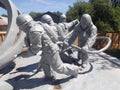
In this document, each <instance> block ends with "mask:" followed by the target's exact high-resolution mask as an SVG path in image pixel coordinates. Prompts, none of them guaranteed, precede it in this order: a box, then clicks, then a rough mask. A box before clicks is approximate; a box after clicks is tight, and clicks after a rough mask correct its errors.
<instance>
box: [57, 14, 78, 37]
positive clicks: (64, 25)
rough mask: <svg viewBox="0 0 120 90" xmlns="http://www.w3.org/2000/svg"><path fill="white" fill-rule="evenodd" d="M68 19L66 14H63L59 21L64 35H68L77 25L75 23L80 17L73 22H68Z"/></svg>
mask: <svg viewBox="0 0 120 90" xmlns="http://www.w3.org/2000/svg"><path fill="white" fill-rule="evenodd" d="M66 19H67V17H66V15H65V14H62V15H61V16H60V22H59V23H58V25H59V26H60V27H61V28H62V31H63V34H64V36H65V35H67V34H68V33H69V31H71V30H72V29H73V28H74V27H75V25H76V24H78V23H79V20H78V19H75V20H73V21H71V22H67V20H66Z"/></svg>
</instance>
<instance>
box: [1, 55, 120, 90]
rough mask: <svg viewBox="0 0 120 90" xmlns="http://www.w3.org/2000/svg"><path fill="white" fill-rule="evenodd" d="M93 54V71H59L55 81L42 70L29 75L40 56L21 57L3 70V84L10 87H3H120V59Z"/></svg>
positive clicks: (87, 89) (61, 89) (31, 89)
mask: <svg viewBox="0 0 120 90" xmlns="http://www.w3.org/2000/svg"><path fill="white" fill-rule="evenodd" d="M89 56H90V63H91V65H92V69H91V70H90V71H89V72H86V73H80V74H79V75H78V77H77V78H73V77H72V76H66V75H64V74H58V73H57V80H56V81H55V82H53V81H46V80H44V73H43V71H42V69H41V71H40V72H39V73H37V74H35V75H33V76H31V77H29V75H31V74H33V72H34V71H35V70H36V68H37V65H38V62H39V58H40V56H33V57H29V58H21V57H18V58H16V59H15V60H13V62H12V63H11V64H9V65H8V66H7V67H6V68H4V69H2V70H1V71H0V83H1V84H0V85H3V86H6V88H7V87H10V88H7V89H4V88H0V90H11V88H14V89H13V90H120V65H119V63H120V60H119V59H117V58H115V57H111V56H109V55H107V54H104V53H100V54H99V55H98V54H92V55H91V54H90V55H89ZM109 59H110V60H109ZM4 83H5V84H4ZM0 87H2V86H0ZM57 88H58V89H57Z"/></svg>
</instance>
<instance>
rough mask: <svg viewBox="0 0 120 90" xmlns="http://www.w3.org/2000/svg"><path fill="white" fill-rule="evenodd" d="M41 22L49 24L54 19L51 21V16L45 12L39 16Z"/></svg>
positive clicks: (52, 22)
mask: <svg viewBox="0 0 120 90" xmlns="http://www.w3.org/2000/svg"><path fill="white" fill-rule="evenodd" d="M41 22H43V23H47V24H49V25H52V24H54V21H53V19H52V17H51V16H50V15H48V14H45V15H43V16H42V17H41Z"/></svg>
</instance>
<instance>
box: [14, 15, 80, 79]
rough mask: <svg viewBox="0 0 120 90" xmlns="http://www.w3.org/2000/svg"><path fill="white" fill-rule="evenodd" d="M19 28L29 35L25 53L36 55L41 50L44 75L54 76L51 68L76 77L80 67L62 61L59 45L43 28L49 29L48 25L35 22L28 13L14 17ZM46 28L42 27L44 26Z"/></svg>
mask: <svg viewBox="0 0 120 90" xmlns="http://www.w3.org/2000/svg"><path fill="white" fill-rule="evenodd" d="M16 21H17V25H18V26H19V28H20V30H23V31H24V32H25V33H26V35H28V37H29V41H30V47H29V49H28V51H27V53H30V54H31V55H36V54H37V53H38V52H39V51H40V50H42V54H41V60H40V65H41V66H42V68H43V70H44V73H45V77H50V78H51V77H54V74H53V72H52V71H51V68H52V69H53V70H54V71H56V72H58V73H61V74H66V75H73V76H74V77H77V75H78V71H79V70H81V68H80V67H78V66H75V65H70V64H65V63H63V62H62V60H61V58H60V56H59V47H58V46H57V44H55V43H54V42H53V41H52V40H51V38H50V37H49V36H48V35H47V34H46V31H45V30H44V29H49V25H47V24H44V25H43V24H42V23H41V24H40V23H36V22H35V21H34V20H33V19H32V17H31V16H30V15H27V14H21V15H19V16H18V17H17V19H16ZM45 26H46V27H48V28H44V27H45Z"/></svg>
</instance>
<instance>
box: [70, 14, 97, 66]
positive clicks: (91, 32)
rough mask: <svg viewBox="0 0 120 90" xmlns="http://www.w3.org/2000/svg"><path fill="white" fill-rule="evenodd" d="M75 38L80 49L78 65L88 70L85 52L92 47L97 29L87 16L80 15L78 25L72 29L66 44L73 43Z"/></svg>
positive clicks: (87, 59)
mask: <svg viewBox="0 0 120 90" xmlns="http://www.w3.org/2000/svg"><path fill="white" fill-rule="evenodd" d="M77 37H78V46H79V47H80V48H81V50H80V51H78V60H79V64H80V65H82V67H83V68H89V66H90V65H89V58H88V53H87V51H88V50H89V49H90V48H91V47H92V46H93V44H94V43H95V41H96V37H97V27H96V26H95V25H94V24H93V22H92V19H91V16H90V15H89V14H83V15H82V17H81V19H80V22H79V24H78V25H77V26H76V27H75V28H74V30H73V33H72V36H71V37H70V39H69V40H68V44H69V45H71V44H73V41H74V40H75V39H76V38H77ZM80 61H81V63H80Z"/></svg>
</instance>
